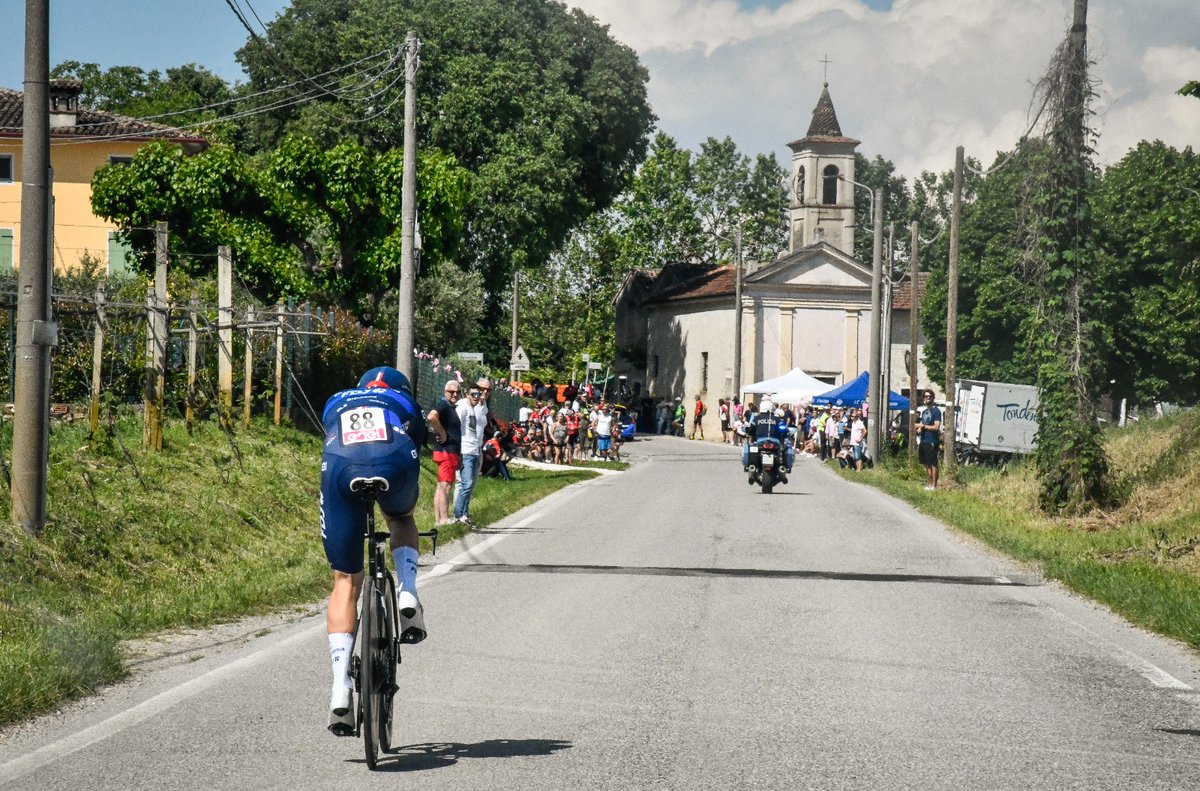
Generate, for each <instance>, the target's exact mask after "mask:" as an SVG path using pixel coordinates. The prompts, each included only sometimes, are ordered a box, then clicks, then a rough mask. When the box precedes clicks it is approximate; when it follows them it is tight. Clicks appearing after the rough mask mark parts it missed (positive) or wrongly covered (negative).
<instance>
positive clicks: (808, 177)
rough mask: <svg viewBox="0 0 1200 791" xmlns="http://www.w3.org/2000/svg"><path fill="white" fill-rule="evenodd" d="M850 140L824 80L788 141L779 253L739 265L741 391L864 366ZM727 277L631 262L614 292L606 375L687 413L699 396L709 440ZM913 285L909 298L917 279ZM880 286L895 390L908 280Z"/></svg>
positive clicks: (865, 329) (728, 272)
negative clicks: (783, 239) (678, 401)
mask: <svg viewBox="0 0 1200 791" xmlns="http://www.w3.org/2000/svg"><path fill="white" fill-rule="evenodd" d="M858 144H859V141H858V140H855V139H853V138H851V137H847V136H845V135H844V134H842V130H841V126H840V125H839V123H838V119H837V114H836V113H835V112H834V108H833V100H832V99H831V98H830V96H829V87H828V84H826V85H825V87H824V89H823V90H822V91H821V97H820V99H819V100H818V102H817V106H816V108H815V109H814V110H813V114H812V123H811V124H810V125H809V128H808V133H807V134H806V135H805V136H804V137H802V138H800V139H799V140H796V141H794V142H792V143H789V148H790V149H791V151H792V161H791V182H790V184H791V189H790V193H791V194H790V200H791V203H790V208H789V211H788V225H789V244H788V250H787V252H785V253H781V254H780V256H779V257H778V258H777V259H775V260H774V261H771V262H768V263H764V264H758V265H754V264H747V265H746V268H745V269H744V272H743V277H742V353H741V369H742V370H741V377H740V384H741V385H742V386H743V387H744V386H746V385H749V384H752V383H754V382H757V381H761V380H764V379H769V378H772V377H775V376H779V375H782V374H784V373H787V372H788V371H790V370H791V369H793V368H797V367H798V368H801V369H803V370H804V371H805V373H807V374H809V375H810V376H813V377H815V378H817V379H820V380H821V381H824V382H828V383H829V385H830V388H832V387H834V386H835V385H840V384H843V383H845V382H847V381H850V380H851V379H854V378H855V377H856V376H858V375H859V374H860V373H862V372H863V371H865V370H868V369H869V367H870V366H869V364H868V359H869V356H870V348H871V337H870V331H871V264H870V262H866V263H864V262H862V261H859V260H858V259H857V258H855V256H854V232H855V229H854V216H855V211H856V210H858V208H859V207H860V206H861V208H862V210H863V211H870V210H871V209H870V198H869V195H870V193H869V192H867V190H865V189H860V188H857V187H855V185H854V184H853V183H852V182H853V181H854V179H855V173H854V152H855V148H857V146H858ZM860 197H863V198H866V200H863V201H862V202H861V203H858V201H857V199H858V198H860ZM885 259H886V253H885ZM735 274H736V273H735V271H734V267H733V266H729V265H725V266H711V265H703V264H694V263H691V264H688V263H684V264H678V265H670V266H667V267H664V268H663V269H661V270H642V271H638V272H634V273H632V274H631V275H630V276H628V277H627V278H626V279H625V282H624V283H623V284H622V286H621V288H620V290H619V291H618V294H617V297H616V299H615V305H616V312H617V327H616V346H617V358H618V359H617V364H616V370H617V372H618V373H620V374H624V375H626V376H627V377H628V380H629V382H630V384H631V385H634V384H637V383H640V384H641V391H642V392H643V393H649V394H650V395H652V396H653V397H655V398H660V397H665V398H671V399H673V398H676V397H678V398H682V399H683V400H684V402H685V403H686V404H687V405H688V408H689V410H690V408H691V404H692V399H693V397H694V396H696V395H699V396H700V397H701V399H702V400H703V401H704V402H705V403H706V404H707V405H708V407H709V410H708V416H707V417H706V418H705V421H704V425H705V436H707V437H710V438H711V437H713V436H716V437H718V438H719V437H720V428H719V424H718V418H717V409H716V406H717V399H718V398H732V397H733V396H734V395H742V394H739V393H735V392H734V386H735V385H734V376H733V365H734V336H735V332H734V321H735V309H734V308H735V301H734V300H735ZM886 275H887V273H886V260H885V280H886V279H887V278H886ZM918 286H919V287H920V293H919V295H918V299H920V298H921V296H923V291H924V288H923V287H924V277H919V278H918ZM885 293H890V294H892V295H893V296H892V298H891V299H890V300H887V299H885V308H884V316H883V320H884V327H885V336H886V335H887V334H888V333H889V332H890V338H885V340H886V345H885V348H886V349H887V353H888V356H889V358H890V363H891V365H890V371H891V378H890V382H889V385H890V389H891V390H893V391H896V392H906V391H907V390H908V388H909V381H908V378H909V377H908V358H909V349H910V346H909V309H910V307H911V282H910V281H909V279H908V277H907V276H905V277H904V278H903V279H902V280H901V281H900V282H898V283H897V284H896V285H895V288H894V289H885ZM917 342H918V365H919V370H918V380H919V382H918V386H920V387H928V386H930V384H931V383H930V382H929V381H928V378H927V374H926V372H925V368H924V366H923V365H921V364H920V362H919V360H920V357H921V356H922V354H923V349H924V338H923V337H921V336H918V339H917ZM744 400H745V399H744V398H743V401H744ZM754 400H757V398H756V397H755V398H754ZM689 415H690V411H689Z"/></svg>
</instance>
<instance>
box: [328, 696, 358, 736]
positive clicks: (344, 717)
mask: <svg viewBox="0 0 1200 791" xmlns="http://www.w3.org/2000/svg"><path fill="white" fill-rule="evenodd" d="M352 702H353V700H352V694H351V689H350V687H340V686H339V687H335V688H334V690H333V692H332V693H331V694H330V696H329V730H330V732H332V733H333V734H334V735H335V736H353V735H354V716H355V712H354V707H353V706H352V705H351V703H352Z"/></svg>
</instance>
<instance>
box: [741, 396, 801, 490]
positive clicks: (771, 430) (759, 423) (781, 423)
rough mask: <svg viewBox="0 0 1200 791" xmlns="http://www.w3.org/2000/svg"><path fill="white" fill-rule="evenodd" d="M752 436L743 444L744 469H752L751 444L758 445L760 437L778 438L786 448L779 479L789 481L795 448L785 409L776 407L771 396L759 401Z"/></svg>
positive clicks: (784, 481)
mask: <svg viewBox="0 0 1200 791" xmlns="http://www.w3.org/2000/svg"><path fill="white" fill-rule="evenodd" d="M750 436H751V437H752V439H751V441H750V442H747V443H746V444H744V445H742V470H743V471H746V472H748V471H749V470H750V447H751V445H757V444H758V440H760V439H766V438H770V439H774V440H778V441H779V444H780V446H782V447H783V448H784V464H785V466H783V467H780V469H779V473H780V475H779V480H780V481H781V482H783V483H787V474H788V473H790V472H791V471H792V463H793V462H794V461H795V449H793V448H792V446H791V443H789V442H788V441H787V423H786V421H785V420H784V419H783V410H782V409H776V408H775V404H773V403H772V402H771V399H770V398H767V397H763V400H762V401H761V402H759V405H758V414H757V415H756V417H755V420H754V423H753V428H752V433H751V435H750Z"/></svg>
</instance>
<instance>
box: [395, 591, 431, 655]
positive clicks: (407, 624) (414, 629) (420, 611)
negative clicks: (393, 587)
mask: <svg viewBox="0 0 1200 791" xmlns="http://www.w3.org/2000/svg"><path fill="white" fill-rule="evenodd" d="M396 611H397V612H398V613H399V615H400V642H402V643H409V644H410V645H415V644H416V643H419V642H421V641H422V640H424V639H425V638H426V637H427V636H428V634H429V633H428V632H427V631H426V630H425V610H424V608H422V607H421V602H420V600H418V599H417V594H415V593H413V592H412V591H404V590H402V591H400V592H399V593H397V594H396Z"/></svg>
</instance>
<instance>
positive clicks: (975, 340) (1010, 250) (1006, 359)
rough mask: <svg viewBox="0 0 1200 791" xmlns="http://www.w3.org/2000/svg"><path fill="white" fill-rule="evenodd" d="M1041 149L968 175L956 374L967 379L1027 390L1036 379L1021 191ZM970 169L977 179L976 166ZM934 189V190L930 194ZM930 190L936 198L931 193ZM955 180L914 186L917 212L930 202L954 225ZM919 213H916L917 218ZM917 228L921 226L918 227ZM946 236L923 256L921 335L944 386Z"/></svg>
mask: <svg viewBox="0 0 1200 791" xmlns="http://www.w3.org/2000/svg"><path fill="white" fill-rule="evenodd" d="M1039 148H1040V146H1039V144H1038V143H1030V142H1026V143H1023V144H1022V145H1021V146H1019V147H1018V148H1017V149H1016V150H1015V151H1013V152H1011V153H1002V154H999V155H997V157H996V160H995V162H994V163H993V164H992V167H991V169H990V170H989V171H988V174H987V176H986V177H983V178H980V177H979V176H978V175H976V174H974V173H971V172H970V171H969V170H968V171H965V172H964V176H965V177H964V179H963V208H962V220H961V225H960V229H959V256H958V333H957V336H956V350H957V354H956V358H955V373H956V374H957V375H958V376H960V377H962V378H965V379H986V380H992V381H1001V382H1028V383H1032V382H1034V381H1035V379H1036V366H1035V364H1034V360H1033V357H1032V354H1031V351H1030V348H1029V342H1030V338H1031V333H1032V332H1033V320H1034V314H1035V310H1036V298H1035V295H1034V294H1033V292H1032V290H1031V289H1030V288H1029V286H1028V284H1027V282H1026V279H1025V274H1024V269H1023V266H1022V250H1021V248H1020V245H1019V230H1020V226H1021V217H1022V205H1021V198H1022V185H1023V184H1024V180H1025V179H1026V178H1028V176H1029V172H1030V169H1031V168H1032V167H1037V166H1040V162H1039V161H1037V160H1036V157H1035V152H1036V151H1037V150H1039ZM972 169H973V170H975V171H978V170H979V168H978V166H977V163H972ZM935 183H936V186H933V185H934V184H935ZM931 186H933V192H934V194H933V195H930V194H929V193H928V192H927V191H928V190H929V189H930V187H931ZM952 188H953V172H952V171H951V172H948V173H945V174H942V176H941V177H937V178H935V177H933V176H932V174H929V175H923V176H922V177H921V178H920V179H918V180H917V189H916V193H917V197H916V198H915V199H914V204H918V203H923V202H928V203H931V204H933V205H936V206H937V207H938V209H937V211H938V213H940V212H942V211H944V212H946V215H947V216H946V218H945V219H944V220H942V222H945V223H946V225H948V224H949V217H948V215H949V200H950V194H949V193H950V191H951V190H952ZM919 213H920V212H918V214H919ZM918 221H920V220H918ZM948 257H949V232H948V230H947V231H946V232H945V233H943V234H942V236H941V237H940V238H939V239H938V242H937V244H936V245H932V246H931V249H930V250H929V251H927V252H924V253H922V256H921V260H922V265H921V266H922V269H926V270H928V271H929V272H930V277H929V284H928V288H927V293H926V298H925V302H924V304H923V305H922V306H921V313H920V320H921V327H922V330H923V331H924V333H925V336H926V341H927V342H926V346H925V363H926V366H927V367H928V368H929V370H930V372H931V375H933V376H934V377H935V378H936V379H937V380H938V381H939V382H940V381H944V379H945V373H944V372H945V364H946V307H947V306H946V296H947V280H946V278H947V264H948Z"/></svg>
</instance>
